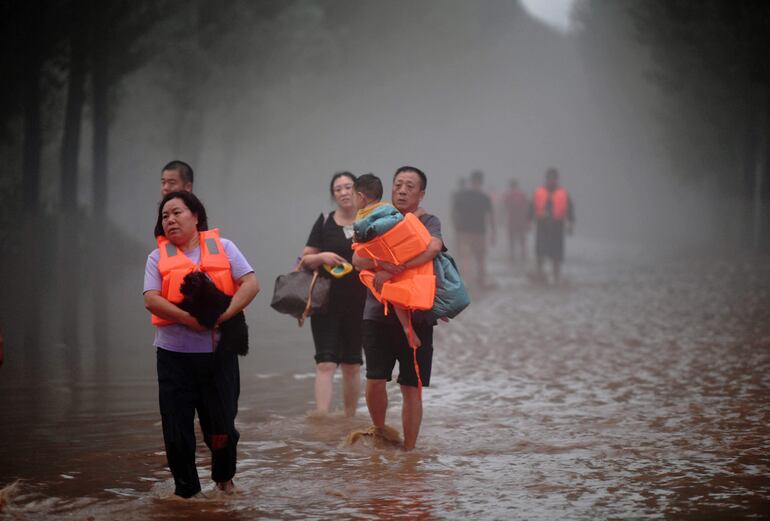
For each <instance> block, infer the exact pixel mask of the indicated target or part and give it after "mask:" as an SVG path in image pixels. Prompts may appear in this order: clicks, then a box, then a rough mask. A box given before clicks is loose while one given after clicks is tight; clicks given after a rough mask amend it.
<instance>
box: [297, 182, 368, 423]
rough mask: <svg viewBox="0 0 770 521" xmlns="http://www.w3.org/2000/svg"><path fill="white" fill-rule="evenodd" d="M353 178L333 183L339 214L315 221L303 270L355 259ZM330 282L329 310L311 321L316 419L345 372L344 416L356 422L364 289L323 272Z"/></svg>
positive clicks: (350, 277)
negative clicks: (335, 379)
mask: <svg viewBox="0 0 770 521" xmlns="http://www.w3.org/2000/svg"><path fill="white" fill-rule="evenodd" d="M355 180H356V178H355V176H354V175H353V174H351V173H350V172H339V173H337V174H334V176H333V177H332V180H331V183H330V186H329V190H330V192H331V195H332V198H333V199H334V202H335V203H336V204H337V208H336V209H335V210H334V211H332V212H331V213H330V214H329V215H327V216H324V215H323V214H321V215H320V216H318V219H316V222H315V224H314V225H313V228H312V230H311V231H310V236H309V237H308V239H307V243H306V245H305V249H304V251H303V252H302V265H303V266H305V267H307V268H310V269H316V268H321V267H322V266H323V265H324V264H326V265H327V266H330V267H334V266H341V265H344V264H346V263H348V264H349V263H350V262H351V261H352V257H353V250H352V249H351V245H352V244H353V221H354V220H355V216H356V207H355V203H354V198H353V183H354V182H355ZM319 273H320V275H321V276H323V277H329V278H330V279H331V281H332V284H331V291H330V294H329V310H328V312H326V313H323V314H313V315H311V316H310V327H311V329H312V332H313V343H314V344H315V362H316V378H315V402H316V414H319V415H324V414H328V412H329V409H330V407H331V401H332V382H333V377H334V372H335V371H336V370H337V367H338V366H340V367H341V368H342V398H343V402H344V407H345V415H346V416H353V415H355V413H356V408H357V407H358V396H359V395H360V394H361V365H362V364H363V362H364V359H363V354H362V347H361V345H362V342H361V321H362V315H363V310H364V300H365V299H366V289H365V288H364V286H363V284H361V282H360V281H359V279H358V275H357V274H356V273H348V274H346V275H343V276H342V277H341V278H335V277H332V276H331V275H330V274H329V273H328V272H327V271H326V270H325V269H321V270H320V271H319Z"/></svg>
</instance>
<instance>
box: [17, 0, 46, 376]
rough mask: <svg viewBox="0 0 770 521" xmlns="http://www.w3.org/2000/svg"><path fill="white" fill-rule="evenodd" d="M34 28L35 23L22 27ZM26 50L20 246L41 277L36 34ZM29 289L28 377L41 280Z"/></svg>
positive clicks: (36, 354) (35, 355)
mask: <svg viewBox="0 0 770 521" xmlns="http://www.w3.org/2000/svg"><path fill="white" fill-rule="evenodd" d="M39 10H40V7H39V5H38V4H33V5H30V6H28V8H27V14H28V15H29V16H30V19H33V18H34V17H36V16H37V15H38V12H37V11H39ZM25 27H29V28H34V27H36V26H35V25H34V23H32V22H31V20H30V23H28V24H25ZM24 49H25V50H26V52H25V56H24V57H23V58H22V59H23V60H24V67H23V72H22V82H23V89H24V90H23V99H22V103H23V120H24V145H23V147H24V149H23V159H22V170H23V171H22V174H23V180H22V192H23V195H22V198H23V205H22V210H23V226H24V234H23V244H24V248H23V249H22V251H23V252H25V255H24V259H23V262H24V265H23V266H21V267H22V268H24V269H25V271H26V272H27V273H36V274H40V273H44V271H43V266H42V262H41V259H42V251H43V250H42V245H41V242H42V241H40V240H39V238H40V237H41V236H42V233H41V232H42V229H43V219H42V211H41V202H40V152H41V149H42V143H43V132H42V124H41V119H40V107H41V104H42V93H41V85H40V83H41V75H42V69H43V58H42V50H41V48H40V40H39V38H38V35H37V34H36V31H35V30H30V32H29V33H28V40H27V41H26V42H25V45H24ZM27 282H28V285H27V288H26V292H25V295H24V300H23V306H24V309H23V316H24V319H23V320H24V353H25V360H24V363H25V366H26V367H25V368H26V370H27V374H30V373H32V372H33V368H35V367H37V366H38V364H39V361H40V341H41V335H40V331H41V327H40V325H41V319H42V312H41V303H42V300H43V295H42V290H43V284H42V281H41V277H40V276H32V277H28V281H27Z"/></svg>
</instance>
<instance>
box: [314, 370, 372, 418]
mask: <svg viewBox="0 0 770 521" xmlns="http://www.w3.org/2000/svg"><path fill="white" fill-rule="evenodd" d="M340 365H341V368H342V398H343V401H344V403H345V416H354V415H355V414H356V408H357V407H358V395H359V394H360V392H361V384H360V378H361V376H360V375H361V366H360V365H359V364H340ZM336 369H337V364H336V363H334V362H321V363H319V364H316V369H315V403H316V412H317V413H318V414H328V413H329V410H330V408H331V402H332V388H333V380H334V371H335V370H336Z"/></svg>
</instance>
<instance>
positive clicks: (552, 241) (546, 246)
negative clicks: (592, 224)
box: [530, 168, 575, 283]
mask: <svg viewBox="0 0 770 521" xmlns="http://www.w3.org/2000/svg"><path fill="white" fill-rule="evenodd" d="M533 217H534V218H535V220H536V228H535V255H536V257H537V278H538V279H539V280H543V281H544V280H546V278H545V273H544V272H543V264H544V262H545V258H546V257H548V258H550V259H551V263H552V264H553V278H554V282H555V283H557V282H559V278H560V277H561V264H562V262H564V233H565V231H566V233H568V234H571V233H572V228H573V226H574V223H575V211H574V207H573V205H572V199H571V198H570V196H569V194H568V193H567V191H566V190H565V189H564V188H562V187H561V186H559V172H558V171H557V170H556V169H555V168H549V169H548V170H547V171H546V174H545V185H544V186H540V187H538V188H537V190H535V193H534V195H533V197H532V208H531V211H530V218H533Z"/></svg>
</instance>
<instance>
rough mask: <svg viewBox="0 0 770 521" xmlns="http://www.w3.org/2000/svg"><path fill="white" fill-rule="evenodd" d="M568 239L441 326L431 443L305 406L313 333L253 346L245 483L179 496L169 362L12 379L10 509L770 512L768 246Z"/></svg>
mask: <svg viewBox="0 0 770 521" xmlns="http://www.w3.org/2000/svg"><path fill="white" fill-rule="evenodd" d="M568 248H569V251H568V262H567V266H566V270H565V273H566V277H567V283H566V284H565V285H564V286H563V287H559V288H553V287H543V286H538V285H533V284H532V283H530V282H528V279H527V277H526V268H525V267H523V266H512V265H510V264H508V263H507V262H506V261H505V260H504V259H502V257H500V258H493V259H492V262H491V272H492V275H493V277H494V279H495V282H496V286H495V287H494V288H493V289H490V290H488V291H486V292H485V293H484V294H483V295H475V299H474V304H473V305H472V306H471V307H470V308H469V309H468V310H467V311H465V312H464V313H463V314H462V315H461V316H460V317H459V318H458V319H457V320H456V321H453V323H451V324H448V325H446V324H442V325H440V326H439V327H438V329H437V332H436V339H435V346H436V350H435V362H434V377H433V380H432V386H431V388H430V389H426V390H425V393H424V399H425V418H424V423H423V428H422V432H421V437H420V439H419V441H418V449H417V450H416V451H414V452H411V453H404V452H402V451H400V450H398V449H395V448H392V447H389V446H380V445H377V444H373V443H372V442H371V440H369V439H366V440H364V441H362V442H360V443H358V444H356V445H354V446H352V447H345V446H342V445H341V442H342V441H343V440H344V438H345V436H346V434H347V433H348V432H350V431H351V430H353V429H361V428H365V427H366V426H367V425H368V421H367V418H368V417H367V414H366V410H365V407H364V405H363V403H362V404H361V406H360V408H359V414H358V416H357V418H355V419H353V420H345V419H343V418H340V417H333V418H330V419H327V420H311V419H308V417H307V416H306V412H307V410H308V409H310V407H311V404H310V399H311V396H312V382H313V380H312V373H311V372H308V371H307V367H308V366H307V360H306V358H307V357H308V356H309V355H308V354H307V353H305V352H304V351H302V360H303V362H302V363H299V362H298V365H297V367H301V368H302V369H301V370H297V371H275V370H274V369H273V368H271V367H270V366H269V364H267V365H265V366H258V365H256V364H252V365H248V364H246V363H244V364H243V365H242V381H243V388H242V394H241V402H240V404H241V409H240V411H239V416H238V427H239V429H240V432H241V442H240V444H239V464H238V473H237V475H236V484H237V487H238V490H237V493H236V494H235V495H233V496H229V497H224V496H220V495H218V494H216V493H215V492H214V491H212V490H211V486H208V487H207V488H206V487H204V494H203V495H202V496H201V497H198V498H196V499H193V500H190V501H181V500H176V499H174V498H173V497H172V495H171V493H172V490H173V484H172V482H171V480H170V474H169V473H168V471H167V470H166V469H165V457H164V455H163V452H162V448H163V446H162V439H161V432H160V423H159V420H160V418H159V415H158V412H157V404H156V392H157V391H156V383H155V380H154V375H152V374H149V375H142V376H136V375H130V374H127V375H118V377H116V378H114V379H112V380H111V381H110V382H109V383H98V382H90V381H81V382H77V383H72V382H67V381H65V380H54V381H50V382H47V383H46V385H45V389H40V388H39V387H38V388H35V389H32V388H30V387H29V386H28V385H26V384H25V381H24V379H21V378H16V379H12V382H11V383H7V382H6V383H0V390H2V395H3V396H2V398H1V399H0V414H2V418H3V420H2V428H1V430H0V435H1V437H0V442H1V443H0V486H3V487H6V486H7V488H6V489H5V490H4V492H3V495H2V499H0V509H1V510H0V518H2V519H42V520H48V519H57V520H58V519H63V518H67V519H78V520H81V519H98V520H100V519H121V520H139V519H167V520H181V519H212V520H218V519H222V520H225V519H227V520H239V519H244V520H246V519H505V520H508V519H526V520H553V519H581V520H582V519H585V520H594V519H693V520H694V519H767V518H770V500H769V499H768V498H769V497H770V478H769V476H770V258H769V257H767V256H764V257H763V256H756V257H719V258H717V257H694V256H690V257H686V258H685V257H682V256H668V257H665V256H658V257H655V256H652V255H642V254H639V253H638V252H633V251H628V250H620V249H617V248H608V247H605V246H602V245H598V244H591V243H588V242H586V241H583V242H576V243H575V244H569V246H568ZM287 324H288V322H287ZM287 327H293V326H288V325H287ZM305 336H306V337H308V338H305ZM302 338H303V339H304V342H306V343H307V344H308V349H310V347H309V345H310V344H309V331H303V337H302ZM259 353H260V339H259V338H258V337H256V338H255V341H254V342H253V344H252V353H251V354H250V355H249V356H250V357H259V356H261V355H260V354H259ZM147 356H149V357H152V356H153V355H152V352H151V351H148V352H147ZM266 359H268V358H266ZM244 368H247V369H246V370H244ZM5 369H7V367H6V368H4V370H5ZM389 391H390V396H391V410H390V413H389V417H388V418H389V420H388V422H389V423H390V424H392V425H395V426H398V427H399V428H400V425H399V421H398V418H399V411H400V398H399V393H398V390H397V386H396V385H395V384H393V385H391V386H390V387H389ZM199 464H200V467H201V469H200V470H201V475H202V476H205V477H207V476H208V471H209V468H208V464H209V458H208V456H207V454H206V450H205V447H204V446H203V445H201V446H200V448H199ZM17 480H18V481H17ZM204 481H205V480H204ZM12 483H15V484H13V485H11V484H12Z"/></svg>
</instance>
